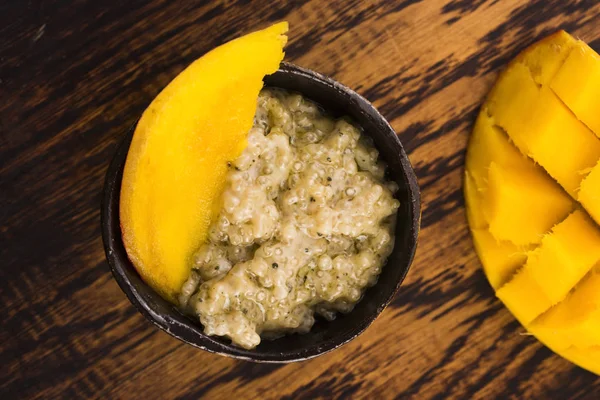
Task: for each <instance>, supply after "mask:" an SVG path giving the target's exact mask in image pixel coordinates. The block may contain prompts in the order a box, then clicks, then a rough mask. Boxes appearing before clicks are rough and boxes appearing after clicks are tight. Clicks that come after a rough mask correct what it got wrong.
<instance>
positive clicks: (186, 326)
mask: <svg viewBox="0 0 600 400" xmlns="http://www.w3.org/2000/svg"><path fill="white" fill-rule="evenodd" d="M275 73H284V74H295V75H300V76H302V77H303V78H306V79H309V80H316V81H320V82H319V83H320V84H325V85H327V86H330V87H331V88H333V89H335V90H336V91H338V92H341V93H343V94H345V95H346V96H349V97H350V98H352V99H353V100H354V101H356V102H357V103H358V105H359V108H360V112H361V113H363V114H365V115H366V116H367V117H368V118H372V119H376V120H377V121H378V122H379V123H381V124H382V125H383V128H384V129H387V130H389V131H390V132H392V133H393V134H394V135H393V136H394V137H395V141H396V142H397V145H398V148H399V150H400V154H399V160H400V164H401V165H402V174H403V175H404V178H405V183H406V187H407V192H408V195H409V198H410V199H411V203H412V204H411V205H410V206H409V213H408V216H409V218H407V219H406V222H405V223H406V224H407V225H409V224H410V229H409V233H408V235H409V242H408V245H409V248H406V249H405V252H406V255H407V258H406V260H407V262H406V268H405V269H404V271H403V273H402V274H401V276H400V278H399V279H398V281H397V282H396V285H395V287H394V288H393V290H392V292H391V293H390V295H389V296H388V297H387V298H386V300H385V301H384V302H383V303H382V304H380V305H378V307H377V309H376V312H375V313H374V314H373V315H372V316H370V318H369V319H368V322H367V323H366V324H363V325H364V326H361V327H360V329H358V330H357V331H355V332H353V334H352V335H350V336H349V337H346V338H344V339H343V340H341V341H334V342H333V343H330V344H325V345H323V346H322V347H321V346H317V349H316V351H314V352H312V353H309V354H305V355H302V354H282V356H281V357H268V356H267V355H266V354H261V353H253V354H252V350H245V349H242V348H239V351H236V352H232V351H231V350H230V349H228V348H227V347H226V346H225V345H224V344H223V343H221V342H220V341H219V340H218V339H215V338H213V337H211V336H208V335H205V334H204V333H203V332H202V329H201V325H200V324H195V323H193V321H192V320H191V319H190V320H189V323H182V322H180V321H178V320H176V319H174V318H172V317H171V316H169V315H162V314H160V313H159V312H157V311H156V310H154V309H153V307H152V305H150V304H148V301H147V299H145V298H144V297H143V296H142V295H141V294H140V292H139V291H138V289H137V288H136V287H135V285H134V284H133V283H131V281H130V280H129V278H128V277H127V275H126V273H125V271H124V269H123V266H122V265H120V262H119V260H117V258H116V255H115V252H114V247H115V245H116V244H117V241H119V242H120V243H121V244H122V238H121V237H120V235H115V234H114V232H113V229H111V228H113V224H112V223H111V221H113V220H114V214H115V213H116V214H117V220H118V219H119V216H118V213H119V207H118V204H119V203H118V200H119V197H120V189H121V181H122V169H123V167H124V164H125V161H126V158H127V153H128V151H129V146H130V143H131V140H132V137H133V133H134V131H135V128H136V126H137V123H138V121H139V119H138V120H136V122H135V123H134V124H133V125H132V126H131V127H130V128H129V129H128V130H127V133H126V134H125V136H124V137H123V138H122V139H121V141H120V143H119V144H118V147H117V151H116V152H115V154H114V156H113V158H112V160H111V162H110V165H109V167H108V169H107V172H106V176H105V180H104V188H103V195H102V204H101V228H102V240H103V244H104V251H105V255H106V259H107V261H108V264H109V267H110V270H111V272H112V275H113V277H114V278H115V280H116V281H117V284H118V285H119V287H120V288H121V290H122V291H123V292H124V293H125V295H126V296H127V298H128V299H129V301H130V302H131V303H132V304H133V305H134V306H135V308H136V309H137V310H138V311H139V312H140V313H141V314H142V315H143V316H144V317H145V318H146V319H147V320H148V321H150V322H151V323H152V324H153V325H155V326H156V327H158V328H159V329H160V330H162V331H164V332H166V333H168V334H169V335H171V336H173V337H175V338H176V339H179V340H181V341H182V342H184V343H186V344H189V345H191V346H193V347H195V348H198V349H201V350H205V351H208V352H210V353H214V354H219V355H221V356H225V357H230V358H234V359H239V360H246V361H253V362H260V363H290V362H297V361H305V360H308V359H311V358H315V357H318V356H321V355H323V354H326V353H329V352H330V351H333V350H335V349H337V348H339V347H341V346H343V345H345V344H346V343H348V342H350V341H351V340H353V339H355V338H356V337H358V336H359V335H361V334H362V333H363V332H364V331H365V330H366V329H367V328H368V327H369V326H370V325H371V324H372V323H373V322H374V321H375V320H376V319H377V318H378V317H379V315H380V314H381V312H382V311H383V310H384V309H385V308H386V307H387V306H388V305H389V304H390V303H391V301H392V300H393V298H394V297H395V295H396V294H397V292H398V290H399V288H400V286H401V284H402V282H403V281H404V279H405V278H406V275H407V274H408V271H409V269H410V267H411V265H412V262H413V260H414V256H415V252H416V249H417V245H418V235H419V231H420V224H421V200H420V189H419V185H418V182H417V177H416V175H415V172H414V170H413V168H412V165H411V163H410V160H409V158H408V156H407V155H406V152H405V151H404V147H403V146H402V143H401V142H400V138H399V137H398V135H397V133H396V132H395V130H394V129H393V128H392V127H391V125H390V124H389V122H388V121H387V119H386V118H385V117H383V115H381V113H380V112H379V111H378V110H377V109H376V108H375V107H374V106H373V105H372V104H371V103H370V102H369V101H368V100H366V99H365V98H364V97H363V96H361V95H360V94H358V93H357V92H355V91H354V90H352V89H350V88H349V87H347V86H345V85H343V84H341V83H339V82H337V81H335V80H333V79H332V78H330V77H328V76H325V75H323V74H321V73H318V72H315V71H312V70H310V69H307V68H303V67H299V66H297V65H295V64H291V63H288V62H282V63H281V64H280V67H279V69H278V70H277V71H276V72H275ZM266 86H269V85H268V84H267V85H266ZM115 197H116V198H117V199H116V204H117V207H116V208H115V209H113V208H112V207H111V206H110V204H112V203H113V202H114V200H115ZM118 231H119V232H120V227H119V229H118ZM386 265H387V263H386ZM383 268H385V265H384V266H383ZM375 286H377V284H375ZM173 307H175V306H174V305H173ZM190 331H192V332H193V334H194V335H196V334H197V333H200V334H201V335H202V337H203V339H204V340H206V342H207V343H211V344H212V345H214V347H215V348H211V347H208V346H206V345H203V344H200V343H197V342H194V341H192V340H191V338H187V337H186V333H187V334H191V333H192V332H190ZM242 353H247V354H242Z"/></svg>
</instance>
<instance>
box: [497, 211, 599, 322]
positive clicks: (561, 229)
mask: <svg viewBox="0 0 600 400" xmlns="http://www.w3.org/2000/svg"><path fill="white" fill-rule="evenodd" d="M599 260H600V231H599V230H598V229H597V228H596V227H595V226H594V224H593V223H592V222H591V221H590V220H589V219H588V218H587V216H586V215H585V213H583V212H582V211H580V210H576V211H574V212H573V213H572V214H570V215H569V216H568V217H567V218H566V219H565V220H564V221H563V222H561V223H560V224H558V225H556V226H555V227H554V228H553V229H552V232H551V233H550V234H548V235H546V236H544V238H543V239H542V243H541V244H540V247H539V248H537V249H535V250H533V251H531V252H529V253H528V255H527V262H526V263H525V266H524V267H523V269H521V271H519V272H518V273H517V274H516V275H515V277H514V278H513V279H512V280H511V281H509V282H508V283H507V284H506V285H504V286H502V287H501V288H500V289H499V290H498V291H497V292H496V295H497V296H498V298H499V299H500V300H502V302H503V303H504V304H505V305H506V306H507V307H508V309H509V310H510V311H511V312H512V313H513V314H514V315H515V317H516V318H517V319H518V320H519V321H520V322H521V323H522V324H523V325H525V326H527V325H528V324H529V323H530V322H531V321H533V320H534V319H535V318H536V317H538V316H539V315H540V314H542V313H543V312H545V311H546V310H548V309H549V308H550V307H552V306H553V305H555V304H557V303H558V302H560V301H561V300H563V299H564V298H565V296H566V295H567V294H568V293H569V291H570V290H571V289H572V288H573V287H574V286H575V285H576V284H577V282H579V281H580V280H581V278H583V276H585V274H586V273H588V271H590V270H591V268H592V267H593V266H594V265H595V264H596V263H597V262H598V261H599Z"/></svg>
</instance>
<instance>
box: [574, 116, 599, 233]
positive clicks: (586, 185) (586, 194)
mask: <svg viewBox="0 0 600 400" xmlns="http://www.w3.org/2000/svg"><path fill="white" fill-rule="evenodd" d="M599 110H600V109H599ZM578 196H579V197H578V200H579V202H580V203H581V205H582V206H583V207H584V208H585V209H586V210H587V212H588V213H590V215H591V216H592V218H594V220H595V221H596V222H597V223H598V224H600V162H598V164H596V166H595V167H594V168H593V169H592V171H591V172H590V173H589V174H588V175H587V176H586V177H585V179H584V180H583V181H582V182H581V188H580V189H579V194H578Z"/></svg>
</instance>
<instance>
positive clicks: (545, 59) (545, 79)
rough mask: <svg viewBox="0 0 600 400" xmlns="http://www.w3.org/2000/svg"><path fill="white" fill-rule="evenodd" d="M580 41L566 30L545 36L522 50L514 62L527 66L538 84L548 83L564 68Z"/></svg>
mask: <svg viewBox="0 0 600 400" xmlns="http://www.w3.org/2000/svg"><path fill="white" fill-rule="evenodd" d="M577 44H578V41H577V40H575V38H573V36H571V35H569V34H568V33H567V32H565V31H562V30H561V31H558V32H556V33H554V34H552V35H549V36H547V37H545V38H544V39H542V40H540V41H539V42H537V43H535V44H534V45H533V46H530V47H528V48H527V49H525V50H524V51H522V52H521V53H520V54H519V55H518V56H517V57H516V58H515V59H514V60H513V62H512V64H516V63H520V64H523V65H524V66H526V67H527V68H528V69H529V72H530V73H531V77H532V78H533V80H534V81H535V82H536V83H537V84H538V85H547V84H548V83H549V82H551V81H552V80H553V79H554V78H555V76H556V74H557V72H558V71H559V70H560V69H561V68H562V66H563V64H564V62H565V59H566V58H567V57H568V56H569V54H571V51H572V49H573V48H574V47H575V46H577Z"/></svg>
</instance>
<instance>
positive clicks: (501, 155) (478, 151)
mask: <svg viewBox="0 0 600 400" xmlns="http://www.w3.org/2000/svg"><path fill="white" fill-rule="evenodd" d="M492 162H493V163H496V164H497V165H499V166H501V167H513V168H515V169H526V170H531V169H537V170H538V171H539V172H540V173H544V171H543V170H542V169H541V168H540V167H537V166H536V165H535V164H533V163H532V162H531V160H529V159H528V158H527V157H525V156H524V155H523V154H521V153H520V152H519V150H518V149H517V148H516V147H515V146H514V145H513V144H512V143H511V142H510V141H509V139H508V136H506V133H504V132H502V130H501V129H500V128H499V127H498V126H496V125H494V120H493V119H492V118H491V117H490V116H489V115H488V114H487V109H482V111H481V112H480V113H479V116H478V117H477V121H476V122H475V127H474V128H473V133H472V134H471V138H470V139H469V152H468V154H467V158H466V168H467V170H468V171H469V174H470V175H471V176H472V177H473V179H474V181H475V184H476V187H477V189H478V190H480V191H482V190H485V189H486V188H487V176H488V169H489V167H490V164H491V163H492Z"/></svg>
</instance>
